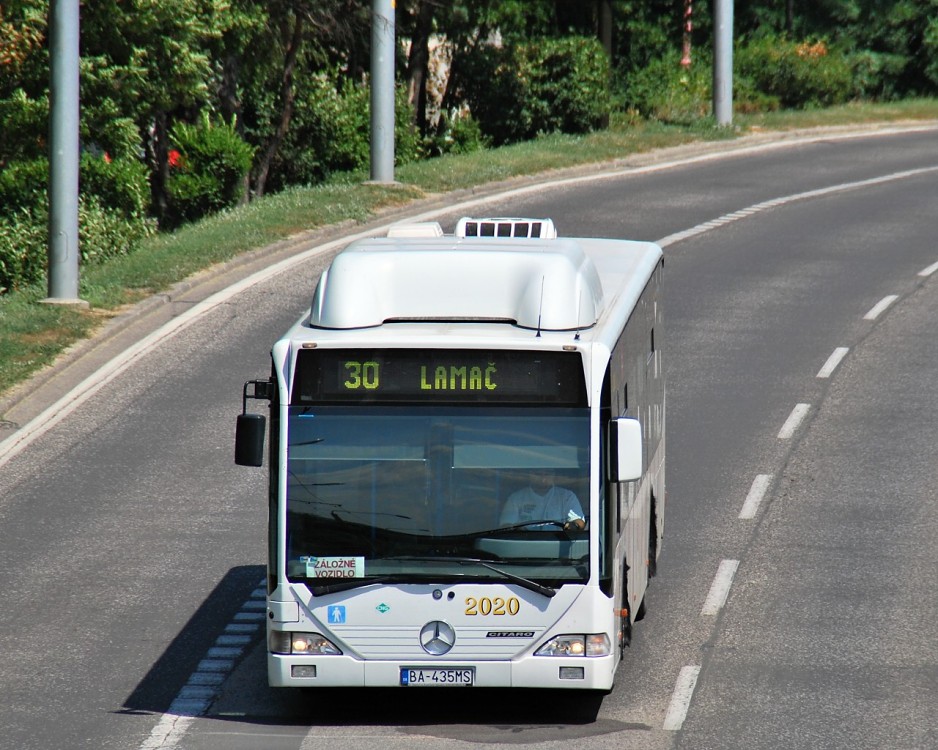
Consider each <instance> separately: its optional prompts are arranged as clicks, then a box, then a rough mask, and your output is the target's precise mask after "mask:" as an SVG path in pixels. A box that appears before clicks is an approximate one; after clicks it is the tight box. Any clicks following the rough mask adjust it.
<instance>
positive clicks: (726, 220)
mask: <svg viewBox="0 0 938 750" xmlns="http://www.w3.org/2000/svg"><path fill="white" fill-rule="evenodd" d="M936 170H938V167H922V168H920V169H910V170H908V171H905V172H895V173H893V174H887V175H882V176H881V177H874V178H872V179H869V180H859V181H858V182H844V183H841V184H839V185H831V186H830V187H826V188H819V189H817V190H807V191H805V192H804V193H794V194H792V195H785V196H781V197H779V198H773V199H771V200H767V201H763V202H762V203H756V204H754V205H752V206H748V207H746V208H744V209H740V210H738V211H734V212H733V213H730V214H725V215H723V216H720V217H718V218H716V219H711V220H710V221H705V222H703V223H701V224H698V225H697V226H695V227H691V228H690V229H684V230H682V231H680V232H675V233H674V234H669V235H668V236H667V237H662V238H661V239H660V240H657V244H658V245H660V246H661V247H668V246H669V245H673V244H674V243H676V242H681V241H682V240H686V239H690V238H691V237H696V236H697V235H699V234H703V233H704V232H709V231H710V230H712V229H718V228H719V227H723V226H726V225H727V224H731V223H733V222H734V221H739V220H740V219H744V218H746V217H747V216H751V215H752V214H756V213H759V212H760V211H767V210H769V209H772V208H778V207H779V206H784V205H786V204H788V203H794V202H795V201H803V200H810V199H812V198H822V197H824V196H827V195H832V194H834V193H840V192H843V191H845V190H854V189H856V188H864V187H871V186H873V185H881V184H883V183H886V182H892V181H894V180H902V179H906V178H908V177H917V176H918V175H921V174H927V173H928V172H934V171H936Z"/></svg>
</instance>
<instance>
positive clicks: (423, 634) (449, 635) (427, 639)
mask: <svg viewBox="0 0 938 750" xmlns="http://www.w3.org/2000/svg"><path fill="white" fill-rule="evenodd" d="M455 643H456V631H455V630H453V628H452V627H451V626H450V625H447V624H446V623H445V622H443V621H442V620H433V621H432V622H428V623H427V624H426V625H424V626H423V627H422V628H421V629H420V645H421V646H423V650H424V651H426V652H427V653H428V654H432V655H433V656H440V655H442V654H445V653H446V652H448V651H449V650H450V649H451V648H452V647H453V645H454V644H455Z"/></svg>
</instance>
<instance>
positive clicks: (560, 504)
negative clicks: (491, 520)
mask: <svg viewBox="0 0 938 750" xmlns="http://www.w3.org/2000/svg"><path fill="white" fill-rule="evenodd" d="M529 521H531V522H535V521H556V522H558V523H562V524H563V527H564V530H566V531H573V530H579V531H582V530H583V529H585V528H586V519H585V518H584V516H583V507H582V506H581V505H580V501H579V500H578V499H577V496H576V495H575V494H574V493H573V492H571V491H570V490H568V489H567V488H566V487H560V486H559V485H557V484H556V482H555V477H554V473H553V472H552V471H551V470H550V469H544V470H543V471H541V472H540V473H538V474H535V476H534V477H533V478H532V482H531V486H530V487H525V488H523V489H520V490H518V491H517V492H513V493H512V494H511V495H510V496H509V497H508V500H507V501H506V502H505V507H504V508H502V513H501V517H500V519H499V523H500V524H501V525H502V526H513V525H515V524H523V523H526V522H529Z"/></svg>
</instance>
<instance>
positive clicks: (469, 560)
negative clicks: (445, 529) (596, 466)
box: [381, 524, 557, 598]
mask: <svg viewBox="0 0 938 750" xmlns="http://www.w3.org/2000/svg"><path fill="white" fill-rule="evenodd" d="M525 525H527V524H525ZM381 559H382V560H413V561H416V562H448V563H458V564H459V565H481V566H482V567H483V568H488V569H489V570H491V571H492V572H494V573H498V574H499V575H500V576H501V577H502V578H504V579H505V580H507V581H511V582H512V583H517V584H518V585H519V586H523V587H524V588H526V589H527V590H528V591H533V592H534V593H536V594H541V595H542V596H546V597H548V598H550V597H552V596H554V595H555V594H556V593H557V589H554V588H551V587H550V586H545V585H543V584H541V583H538V582H537V581H532V580H531V579H529V578H524V577H523V576H519V575H516V574H514V573H509V572H508V571H507V570H502V569H501V568H496V567H495V566H494V565H492V564H491V563H490V562H488V561H486V560H481V559H479V558H478V557H422V556H420V555H399V556H396V557H382V558H381Z"/></svg>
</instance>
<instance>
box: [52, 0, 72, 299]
mask: <svg viewBox="0 0 938 750" xmlns="http://www.w3.org/2000/svg"><path fill="white" fill-rule="evenodd" d="M78 1H79V0H52V4H51V7H50V24H49V26H50V29H49V53H50V67H51V79H50V85H49V95H50V97H49V98H50V113H49V119H50V123H49V297H48V299H47V300H45V301H47V302H51V303H57V304H81V301H80V300H79V299H78V257H79V256H78V158H79V157H78V123H79V97H78V60H79V51H78Z"/></svg>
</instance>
